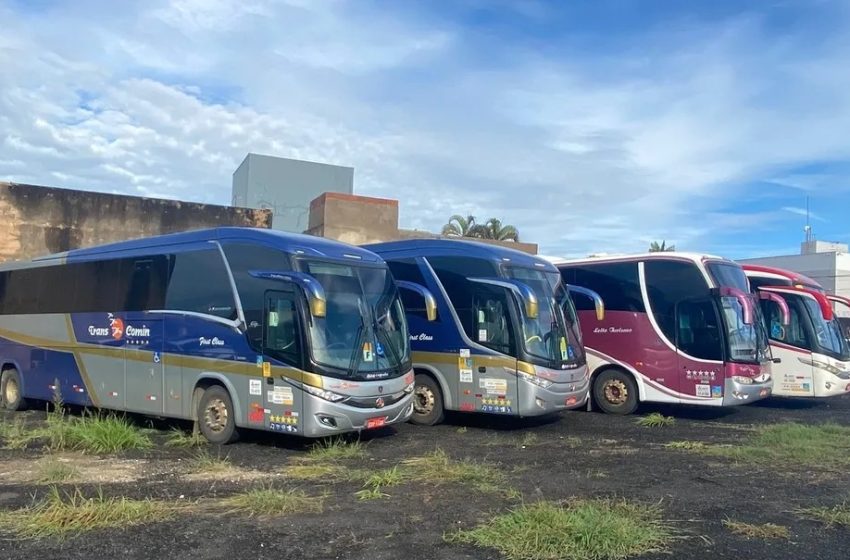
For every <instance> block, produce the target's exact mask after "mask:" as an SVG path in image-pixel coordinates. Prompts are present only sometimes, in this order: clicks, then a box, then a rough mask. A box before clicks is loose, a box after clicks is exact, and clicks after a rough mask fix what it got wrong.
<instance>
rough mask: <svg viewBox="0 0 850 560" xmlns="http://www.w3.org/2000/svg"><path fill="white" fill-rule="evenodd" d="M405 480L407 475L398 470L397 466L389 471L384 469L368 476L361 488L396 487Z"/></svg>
mask: <svg viewBox="0 0 850 560" xmlns="http://www.w3.org/2000/svg"><path fill="white" fill-rule="evenodd" d="M406 479H407V475H406V474H405V473H404V471H402V470H400V469H399V468H398V466H395V467H393V468H391V469H384V470H382V471H378V472H375V473H372V474H370V475H369V476H368V478H366V481H365V482H364V483H363V486H376V487H381V486H398V485H399V484H401V483H402V482H404V481H405V480H406Z"/></svg>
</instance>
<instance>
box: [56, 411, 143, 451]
mask: <svg viewBox="0 0 850 560" xmlns="http://www.w3.org/2000/svg"><path fill="white" fill-rule="evenodd" d="M53 424H54V425H53V426H52V427H51V426H50V422H48V430H51V438H50V439H51V442H50V446H51V448H53V449H64V448H70V449H77V450H80V451H87V452H90V453H116V452H118V451H124V450H127V449H149V448H151V447H153V442H152V441H151V439H150V437H148V435H147V434H146V433H145V432H143V431H142V430H140V429H139V428H137V427H136V426H134V425H133V424H131V423H130V421H129V420H127V419H126V418H124V417H121V416H114V415H109V416H84V417H82V418H74V419H73V420H69V421H64V422H60V421H54V422H53ZM58 426H62V427H58Z"/></svg>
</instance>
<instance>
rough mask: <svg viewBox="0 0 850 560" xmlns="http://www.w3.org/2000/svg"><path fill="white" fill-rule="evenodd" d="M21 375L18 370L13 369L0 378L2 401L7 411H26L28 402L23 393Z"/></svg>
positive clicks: (0, 399)
mask: <svg viewBox="0 0 850 560" xmlns="http://www.w3.org/2000/svg"><path fill="white" fill-rule="evenodd" d="M21 386H22V385H21V374H20V373H18V370H16V369H14V368H11V369H7V370H5V371H4V372H3V374H2V377H0V401H2V403H3V408H5V409H6V410H24V409H25V408H26V407H27V400H26V399H25V398H24V394H23V392H22V391H21Z"/></svg>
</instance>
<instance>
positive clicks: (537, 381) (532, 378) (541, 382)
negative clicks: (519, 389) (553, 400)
mask: <svg viewBox="0 0 850 560" xmlns="http://www.w3.org/2000/svg"><path fill="white" fill-rule="evenodd" d="M518 373H519V374H520V376H521V377H522V378H523V379H525V380H526V381H528V382H529V383H532V384H534V385H537V386H538V387H542V388H543V389H546V388H547V387H551V386H552V382H551V381H549V380H548V379H543V378H542V377H537V376H536V375H531V374H529V373H525V372H524V371H520V372H518Z"/></svg>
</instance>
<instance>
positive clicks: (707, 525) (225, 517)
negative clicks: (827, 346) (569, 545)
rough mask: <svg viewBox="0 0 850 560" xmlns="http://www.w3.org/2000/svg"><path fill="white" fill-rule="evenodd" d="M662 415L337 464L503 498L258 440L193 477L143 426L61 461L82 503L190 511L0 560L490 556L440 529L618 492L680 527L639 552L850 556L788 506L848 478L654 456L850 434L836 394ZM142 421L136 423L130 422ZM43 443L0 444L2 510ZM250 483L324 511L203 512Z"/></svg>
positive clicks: (845, 542)
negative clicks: (749, 534) (72, 471)
mask: <svg viewBox="0 0 850 560" xmlns="http://www.w3.org/2000/svg"><path fill="white" fill-rule="evenodd" d="M650 412H662V413H663V414H667V415H672V416H675V417H676V422H675V424H674V425H672V426H664V427H655V428H648V427H641V426H638V425H636V424H635V420H636V417H635V416H629V417H615V416H607V415H603V414H599V413H588V412H570V413H566V414H563V415H562V416H560V417H557V418H548V419H542V420H535V421H516V420H510V419H505V418H494V417H486V416H466V415H460V416H453V417H450V418H449V420H448V421H447V422H446V423H445V424H443V425H441V426H437V427H433V428H423V427H416V426H413V425H409V424H406V425H402V426H399V427H396V428H388V429H386V430H385V431H382V432H379V433H373V434H369V436H368V437H364V438H363V441H364V443H365V444H366V445H365V449H366V456H365V457H364V458H362V459H356V460H348V461H344V462H343V463H341V464H343V465H345V466H346V467H347V468H351V469H368V470H377V469H382V468H389V467H392V466H394V465H396V464H398V463H399V462H400V461H402V460H404V459H407V458H411V457H416V456H421V455H423V454H424V453H428V452H430V451H433V450H435V449H437V448H440V449H442V450H444V451H446V452H447V453H448V454H449V455H450V456H451V457H453V458H456V459H463V458H468V459H472V460H475V461H480V462H483V463H486V464H489V465H493V466H496V467H498V468H500V469H501V470H502V471H503V472H504V473H505V474H506V477H507V481H506V483H505V488H504V489H503V491H495V492H481V491H478V490H476V489H475V488H472V487H464V486H462V485H457V484H441V485H437V486H435V485H434V484H433V483H422V482H421V481H419V482H417V481H416V480H413V481H409V482H406V483H404V484H402V485H400V486H394V487H390V488H387V489H385V492H386V493H387V494H389V496H388V497H386V498H384V499H379V500H372V501H361V500H358V499H357V497H355V492H357V491H358V490H360V489H361V486H360V483H357V482H339V483H330V482H328V483H324V484H320V483H315V482H302V481H296V480H291V479H289V478H287V477H286V476H285V475H284V474H282V470H283V468H284V467H285V466H286V465H288V464H292V462H293V461H298V460H299V459H303V458H304V457H305V456H306V455H307V452H308V450H309V447H308V445H309V442H305V441H303V440H299V439H296V438H292V439H289V438H286V437H282V436H278V435H273V434H266V433H251V434H248V435H247V437H245V438H243V441H242V442H240V443H237V444H234V445H231V446H227V447H224V448H222V449H221V450H212V453H213V454H214V455H215V454H219V453H220V454H221V455H222V456H225V455H226V456H227V457H228V458H229V460H230V462H231V465H232V466H231V468H230V469H227V470H225V471H223V472H220V473H215V474H203V473H201V474H191V473H189V469H188V465H189V463H190V461H191V456H192V454H193V453H194V452H193V451H189V450H181V449H173V448H168V447H165V446H164V445H162V442H163V441H164V438H165V435H166V430H167V429H168V428H169V427H170V426H173V424H163V423H157V424H155V427H156V428H158V429H159V430H160V432H159V435H158V436H155V439H156V440H157V446H156V447H155V448H154V449H152V450H149V451H144V452H128V453H124V454H121V455H120V456H117V457H102V458H98V457H91V456H84V455H74V454H64V455H63V456H64V457H65V458H66V459H67V460H68V461H72V462H74V463H75V464H76V465H77V466H78V468H79V469H80V471H81V472H82V473H83V475H82V476H83V480H81V481H80V483H78V484H76V485H64V486H65V487H66V488H67V489H71V488H73V486H78V487H79V488H80V489H81V490H82V491H83V492H84V493H87V494H92V493H94V492H96V491H97V489H99V488H100V489H102V491H103V492H104V493H105V494H106V495H109V496H129V497H135V498H147V497H149V498H156V499H166V500H175V501H178V502H186V503H192V502H193V501H197V503H196V506H194V507H191V508H187V510H186V511H185V512H183V513H181V514H180V515H178V516H177V517H175V518H174V519H171V520H168V521H163V522H158V523H152V524H147V525H142V526H137V527H130V528H126V529H122V530H101V531H93V532H90V533H86V534H85V535H82V536H79V537H75V538H72V539H70V540H67V541H65V542H59V541H55V540H41V541H29V540H20V539H18V538H16V537H15V536H14V535H12V534H9V533H5V534H4V533H2V532H0V558H3V559H13V558H27V559H32V558H64V559H76V558H80V559H83V558H84V559H87V560H91V559H95V558H122V559H126V560H130V559H136V558H139V559H142V558H144V559H159V558H162V559H169V560H171V559H176V558H180V559H184V558H246V559H247V558H251V559H257V558H276V559H285V558H351V559H359V558H362V559H368V560H377V559H384V558H386V559H394V558H408V559H419V558H423V559H425V558H435V559H436V558H440V559H442V558H445V559H450V558H451V559H457V558H480V559H485V558H496V557H498V553H497V552H495V551H493V550H487V549H478V548H474V547H470V546H459V545H455V544H448V543H446V542H445V541H444V539H443V535H444V534H445V533H446V532H450V531H453V530H455V529H457V528H468V527H472V526H474V525H476V524H477V523H479V522H481V521H484V520H486V519H488V518H489V517H492V516H493V515H494V514H495V513H498V512H501V511H506V510H508V509H509V508H511V507H513V506H515V505H517V504H518V501H517V498H516V495H515V493H514V494H512V493H511V489H516V490H519V491H520V492H521V494H522V499H523V500H524V501H526V502H533V501H535V500H538V499H541V498H545V499H553V500H560V499H567V498H571V497H610V496H613V497H622V498H626V499H629V500H637V501H643V502H650V503H660V507H661V509H662V511H663V515H664V518H665V520H667V521H668V522H669V523H670V525H672V526H673V527H674V528H675V530H676V531H677V533H678V538H676V539H675V540H674V541H673V542H672V544H671V546H670V550H669V551H667V552H666V553H659V554H656V555H649V556H644V558H656V557H657V558H665V559H669V558H671V557H672V558H677V559H679V558H681V559H687V558H707V557H709V556H710V557H712V558H735V559H738V558H747V559H751V560H756V559H762V558H763V559H766V560H767V559H770V560H779V559H783V558H795V559H797V558H807V559H815V558H818V559H831V558H834V559H836V560H837V559H841V560H846V558H847V557H848V551H850V528H840V527H839V528H825V527H823V526H822V525H819V524H817V523H815V522H811V521H805V520H801V519H799V518H798V517H797V516H795V515H794V514H793V513H792V512H793V510H794V509H795V508H798V507H801V506H809V505H825V506H832V505H834V504H836V503H840V502H841V501H843V500H845V499H847V498H848V497H850V490H848V483H850V474H848V473H847V472H829V471H828V470H824V469H821V470H817V471H811V472H809V471H801V470H788V467H784V466H783V465H771V466H769V467H764V468H754V467H751V466H743V465H739V464H735V463H732V462H729V461H726V460H724V459H717V458H713V457H709V456H705V455H701V454H699V453H693V452H688V451H683V450H674V449H669V448H665V447H664V444H665V443H668V442H670V441H677V440H691V441H702V442H705V443H735V442H739V441H740V440H741V438H744V437H747V435H748V434H749V433H750V430H751V429H752V428H753V427H754V426H757V425H761V424H768V423H774V422H781V421H786V420H794V421H798V422H803V423H822V422H835V423H839V424H842V425H850V398H848V397H839V398H835V399H831V400H819V401H813V400H803V399H772V400H768V401H764V402H761V403H756V404H753V405H749V406H746V407H737V408H730V409H724V410H718V409H698V408H685V407H666V406H665V407H659V406H645V407H643V408H641V410H640V411H639V414H641V415H642V414H647V413H650ZM18 417H21V418H24V419H26V421H27V422H32V423H37V422H40V421H42V420H43V418H44V413H43V412H37V411H30V412H24V413H15V414H12V413H2V415H0V421H2V422H9V421H11V420H12V419H13V418H18ZM137 421H139V422H141V423H149V422H150V421H149V420H144V419H141V420H137ZM44 454H45V451H44V450H41V449H37V448H36V449H27V450H8V449H1V450H0V509H3V510H10V509H15V508H18V507H22V506H26V505H28V504H31V503H32V501H33V497H34V496H36V498H37V497H38V496H40V495H43V494H44V492H45V487H44V486H39V485H37V484H34V483H33V482H31V473H32V472H33V469H34V464H35V462H36V461H37V460H38V459H39V458H40V457H41V456H42V455H44ZM259 484H264V485H274V486H275V487H281V488H299V489H302V490H304V491H305V492H307V493H308V494H311V495H325V496H326V499H325V507H324V511H323V512H322V513H311V514H300V515H291V516H285V517H273V518H249V517H244V516H239V515H235V514H229V513H227V512H226V511H224V510H223V509H224V508H223V507H222V506H221V505H220V504H218V503H216V500H215V499H216V498H223V497H226V496H229V495H232V494H234V493H237V492H240V491H244V490H246V489H249V488H252V487H256V486H257V485H259ZM727 518H728V519H732V520H736V521H745V522H751V523H759V524H761V523H768V522H770V523H776V524H779V525H784V526H787V527H788V528H789V529H790V534H791V538H790V539H788V540H770V541H764V540H748V539H746V538H743V537H739V536H736V535H734V534H732V533H730V532H729V531H728V530H727V529H726V528H725V527H724V526H723V523H722V522H723V520H724V519H727Z"/></svg>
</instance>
